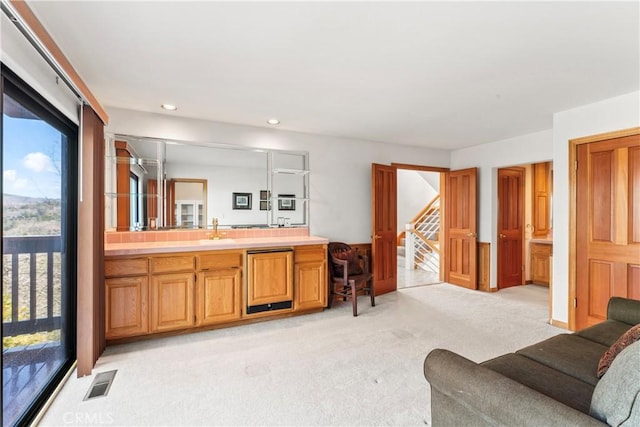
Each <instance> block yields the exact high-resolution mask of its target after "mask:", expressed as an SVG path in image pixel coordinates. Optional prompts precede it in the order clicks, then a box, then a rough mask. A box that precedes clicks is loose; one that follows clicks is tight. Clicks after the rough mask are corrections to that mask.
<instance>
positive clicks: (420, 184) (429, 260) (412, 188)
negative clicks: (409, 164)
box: [396, 168, 442, 289]
mask: <svg viewBox="0 0 640 427" xmlns="http://www.w3.org/2000/svg"><path fill="white" fill-rule="evenodd" d="M440 175H441V173H440V172H433V171H420V170H411V169H402V168H398V170H397V183H398V191H397V198H398V203H397V215H396V216H397V219H398V221H397V235H398V238H397V244H398V250H397V261H398V266H397V272H398V289H402V288H410V287H414V286H426V285H433V284H436V283H441V282H442V280H441V275H440V259H441V254H440V249H441V245H440V236H441V223H442V221H441V215H440V214H441V212H442V211H441V209H440V182H441V176H440Z"/></svg>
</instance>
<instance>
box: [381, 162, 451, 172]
mask: <svg viewBox="0 0 640 427" xmlns="http://www.w3.org/2000/svg"><path fill="white" fill-rule="evenodd" d="M391 166H393V167H394V168H396V169H406V170H412V171H423V172H449V168H440V167H436V166H421V165H409V164H406V163H391Z"/></svg>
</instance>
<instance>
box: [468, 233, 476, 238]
mask: <svg viewBox="0 0 640 427" xmlns="http://www.w3.org/2000/svg"><path fill="white" fill-rule="evenodd" d="M467 237H478V235H477V234H476V233H467Z"/></svg>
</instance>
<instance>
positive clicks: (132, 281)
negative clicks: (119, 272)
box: [104, 276, 149, 339]
mask: <svg viewBox="0 0 640 427" xmlns="http://www.w3.org/2000/svg"><path fill="white" fill-rule="evenodd" d="M104 284H105V299H106V304H105V317H106V318H105V335H106V338H107V339H113V338H123V337H129V336H134V335H143V334H146V333H148V332H149V312H148V300H149V280H148V279H147V276H140V277H120V278H113V279H106V280H105V281H104Z"/></svg>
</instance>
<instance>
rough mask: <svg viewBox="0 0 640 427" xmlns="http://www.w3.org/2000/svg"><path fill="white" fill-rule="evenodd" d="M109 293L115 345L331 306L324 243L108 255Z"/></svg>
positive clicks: (109, 335)
mask: <svg viewBox="0 0 640 427" xmlns="http://www.w3.org/2000/svg"><path fill="white" fill-rule="evenodd" d="M105 296H106V301H105V309H106V313H105V316H106V319H105V326H106V330H105V332H106V338H107V340H109V341H112V342H113V341H119V340H121V339H125V338H132V337H136V336H141V335H149V334H155V333H166V332H169V333H170V332H180V331H185V330H198V329H206V328H213V327H219V326H226V325H233V324H238V323H242V322H247V323H248V322H252V321H255V320H256V319H265V320H266V319H268V318H269V317H272V318H273V317H277V316H287V315H291V314H293V313H296V312H299V313H304V312H309V311H319V310H322V309H323V308H324V307H325V306H326V303H327V248H326V244H313V245H299V246H293V247H290V246H286V247H269V248H264V249H262V248H256V249H251V248H248V249H245V248H242V249H240V248H229V249H218V250H204V251H193V252H175V253H173V252H172V253H161V254H148V255H146V256H141V255H135V256H134V255H131V256H127V255H114V256H109V257H107V259H106V260H105Z"/></svg>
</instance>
